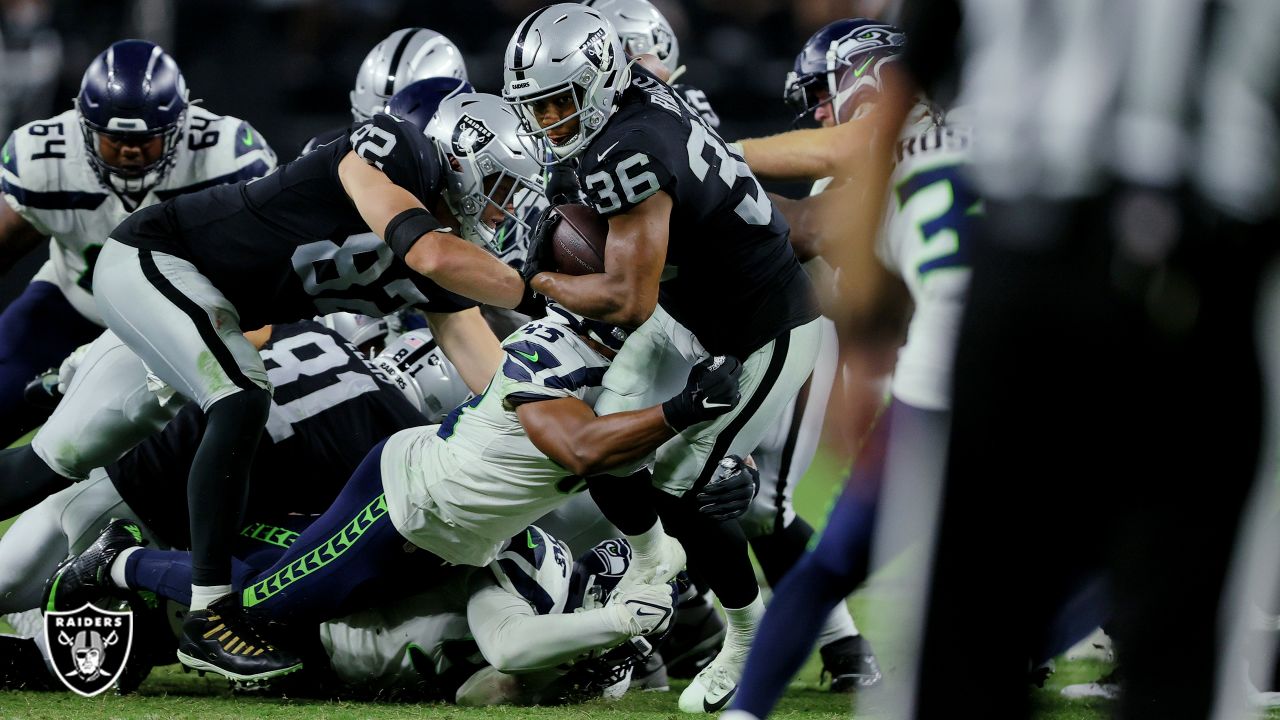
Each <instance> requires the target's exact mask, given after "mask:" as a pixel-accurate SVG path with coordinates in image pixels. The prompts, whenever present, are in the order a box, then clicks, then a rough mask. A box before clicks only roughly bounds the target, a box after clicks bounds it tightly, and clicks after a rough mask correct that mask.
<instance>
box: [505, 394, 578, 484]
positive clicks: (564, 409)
mask: <svg viewBox="0 0 1280 720" xmlns="http://www.w3.org/2000/svg"><path fill="white" fill-rule="evenodd" d="M516 416H517V417H518V418H519V419H520V424H521V425H522V426H524V429H525V432H526V433H527V434H528V435H529V440H530V442H532V443H533V445H534V447H536V448H538V450H539V451H541V452H542V454H543V455H546V456H547V457H549V458H551V459H552V460H554V461H555V462H556V463H557V464H558V465H560V466H561V467H564V468H566V469H570V470H572V469H573V468H574V467H576V466H577V465H578V464H579V463H578V460H579V457H578V453H577V446H578V445H579V443H578V442H577V437H578V433H580V432H581V431H582V428H583V427H585V426H586V425H587V424H588V423H590V422H591V421H593V420H595V419H596V414H595V411H593V410H592V409H591V406H590V405H587V404H586V403H584V402H582V401H581V400H579V399H578V398H576V397H561V398H554V399H548V400H539V401H536V402H525V403H522V404H521V405H519V406H517V407H516Z"/></svg>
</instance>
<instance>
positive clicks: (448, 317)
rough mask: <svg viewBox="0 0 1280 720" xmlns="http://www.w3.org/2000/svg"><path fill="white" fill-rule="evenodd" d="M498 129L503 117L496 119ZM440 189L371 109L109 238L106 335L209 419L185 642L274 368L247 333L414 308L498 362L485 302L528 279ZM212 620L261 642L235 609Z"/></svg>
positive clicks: (418, 155)
mask: <svg viewBox="0 0 1280 720" xmlns="http://www.w3.org/2000/svg"><path fill="white" fill-rule="evenodd" d="M493 122H494V123H501V122H506V121H505V120H504V119H503V116H500V115H496V114H495V116H494V118H493ZM512 122H514V121H512ZM500 169H504V168H501V167H499V168H493V170H494V171H498V170H500ZM505 169H509V170H514V173H513V174H514V175H515V177H514V178H512V177H508V179H507V182H508V183H524V184H530V185H531V184H532V183H533V182H534V181H535V179H533V178H523V177H521V176H519V174H518V173H519V169H518V168H505ZM445 192H446V187H445V183H444V179H443V177H442V175H441V170H440V165H439V156H438V154H437V152H436V149H435V147H434V145H433V144H432V143H431V141H430V140H429V139H428V138H427V137H426V136H424V135H423V134H422V133H421V131H420V130H419V129H418V128H416V127H414V126H413V125H412V124H410V123H407V122H404V121H401V120H398V119H396V118H394V117H393V116H390V115H385V114H379V115H375V116H374V117H373V118H372V119H371V120H369V121H368V122H366V123H364V124H362V125H361V126H360V127H359V128H357V129H356V130H355V132H353V133H352V134H351V136H350V137H347V138H341V139H339V140H338V141H336V142H333V143H329V144H328V145H324V146H322V147H321V148H317V149H316V150H315V151H314V152H312V153H310V154H308V155H304V156H302V157H301V158H299V159H297V160H295V161H293V162H291V163H289V164H287V165H284V166H282V167H281V168H280V170H278V171H277V172H276V173H274V174H273V175H271V176H270V177H268V178H265V179H263V180H262V181H261V182H254V183H245V184H239V185H229V186H223V187H217V188H211V189H209V190H204V191H201V192H198V193H194V194H192V195H188V196H182V197H179V198H176V199H174V200H170V201H168V202H165V203H163V204H161V205H158V206H155V207H152V208H147V209H145V210H143V211H141V212H140V213H139V214H135V215H134V216H132V218H131V219H130V220H126V221H125V222H124V223H123V224H121V225H120V226H119V227H118V228H116V230H115V231H113V232H112V235H111V238H110V239H108V241H107V243H106V245H105V246H104V247H103V249H102V252H101V253H100V254H99V259H98V266H97V269H96V270H95V273H94V289H95V293H96V296H97V301H98V307H99V309H100V310H101V312H102V315H103V318H104V319H105V320H106V322H107V325H108V327H109V328H111V329H112V330H113V331H114V332H115V333H116V334H117V335H118V336H119V337H120V338H121V340H123V341H124V342H125V344H126V345H128V346H129V348H130V349H131V350H133V351H134V352H135V353H136V354H137V355H138V356H139V357H140V358H141V359H142V361H143V362H144V363H145V364H146V366H147V367H148V368H150V369H151V370H152V371H153V372H154V373H155V375H156V376H157V377H158V378H159V379H160V380H161V381H163V382H164V383H165V384H167V385H168V386H170V387H172V388H173V389H174V390H175V391H176V392H177V393H178V394H181V395H182V396H184V397H186V398H189V399H190V400H192V401H193V402H196V403H198V404H199V405H200V407H201V408H202V409H203V410H204V412H205V414H206V416H207V425H206V429H205V433H204V436H203V438H202V440H201V450H200V452H199V453H198V456H197V459H196V462H195V463H193V465H192V470H191V479H190V483H191V490H192V507H193V508H200V509H201V510H202V511H201V512H200V513H199V514H193V515H192V517H191V518H190V519H191V523H192V525H191V530H192V551H193V553H194V560H193V561H194V572H193V576H192V577H193V580H194V582H195V585H194V586H193V595H192V612H191V613H190V614H189V615H188V616H187V620H186V624H187V628H186V630H185V631H184V632H185V635H184V641H193V642H194V641H196V640H198V639H200V635H201V634H202V633H204V632H207V628H208V627H209V622H210V621H209V617H210V616H211V615H213V614H212V613H210V612H209V611H208V609H207V608H208V604H209V603H210V602H211V601H213V600H215V599H217V598H218V597H221V596H223V595H227V594H229V593H230V592H231V589H230V572H231V567H230V555H229V552H228V547H229V541H230V540H231V539H232V537H233V536H234V532H235V529H236V528H237V527H238V524H239V517H240V510H241V508H242V503H243V494H244V491H245V488H246V483H247V469H248V466H249V463H250V462H251V460H252V456H253V450H254V448H255V447H256V445H257V441H258V435H259V433H260V431H261V430H262V428H263V426H264V424H265V422H266V419H267V410H268V407H269V403H270V389H269V388H270V381H269V379H268V377H267V373H266V369H265V368H264V366H263V362H262V358H261V356H259V355H258V353H257V352H256V351H255V350H254V349H253V347H252V346H251V345H249V343H248V342H247V341H246V340H245V338H244V336H243V334H242V332H241V327H242V326H243V327H258V326H261V325H265V324H268V323H272V322H283V321H289V320H296V319H298V318H300V317H310V316H312V315H315V314H322V315H323V314H327V313H330V312H334V311H342V310H345V311H350V312H359V313H361V314H365V315H370V316H375V317H377V316H382V315H387V314H390V313H393V312H396V311H398V310H400V309H402V308H407V307H418V308H421V309H422V310H423V311H425V312H426V313H428V321H429V323H430V325H431V328H432V332H433V334H434V335H435V337H436V339H437V341H438V342H440V344H441V346H442V347H443V348H444V349H445V351H446V353H447V354H448V355H449V356H450V359H451V360H453V362H454V365H455V366H456V367H457V368H458V369H459V371H460V372H461V373H462V376H463V378H464V379H465V380H466V381H467V384H468V385H469V386H470V387H471V388H472V389H473V390H475V391H477V392H479V391H480V390H482V389H483V387H484V383H485V382H486V381H487V379H488V377H489V375H490V374H491V372H492V369H493V368H495V367H497V365H498V364H500V362H501V356H502V351H501V348H500V347H499V345H498V343H497V339H496V338H495V337H494V335H493V333H492V332H491V331H490V330H489V328H488V326H487V325H486V324H485V323H484V320H483V318H482V317H481V316H480V313H479V311H478V310H477V309H475V305H476V304H478V303H488V304H493V305H497V306H500V307H507V308H511V307H514V306H515V305H516V304H517V303H518V302H519V301H520V299H521V297H522V296H523V292H524V284H523V283H522V282H521V279H520V276H519V274H518V273H517V272H516V271H515V270H514V269H512V268H510V267H508V266H507V265H504V264H503V263H502V262H501V261H499V260H498V259H496V258H494V257H493V256H492V255H490V254H489V253H488V252H487V251H485V250H484V249H482V248H480V247H478V246H477V245H475V244H473V243H471V242H470V241H468V240H466V239H464V238H462V237H460V236H458V235H457V234H454V233H453V232H452V231H451V230H452V228H454V227H458V225H459V222H458V218H457V217H455V216H454V215H453V214H452V213H451V212H450V210H449V208H448V206H447V204H446V203H445V202H444V200H443V199H442V195H443V194H444V193H445ZM428 208H430V209H428ZM477 212H479V213H482V214H483V215H484V216H485V217H486V218H490V219H491V222H492V223H495V224H496V223H497V222H499V221H501V220H502V219H503V218H504V217H505V216H504V214H503V211H502V209H494V208H493V207H492V206H487V207H484V208H477ZM217 617H220V618H222V619H221V620H220V622H224V623H226V624H227V625H228V626H231V627H235V628H236V629H237V631H238V632H239V633H240V634H241V636H242V637H245V638H246V639H253V638H256V637H257V636H256V635H255V634H253V631H252V629H251V628H249V627H247V626H243V625H241V623H240V622H239V620H238V619H237V618H235V617H231V616H217ZM253 644H256V645H258V646H261V645H262V643H261V641H259V642H257V643H253ZM188 658H191V656H188ZM241 659H242V660H243V661H244V663H248V664H249V665H251V666H253V667H252V668H250V667H246V666H245V664H244V663H240V664H238V665H237V666H236V667H237V669H238V670H239V671H242V672H247V673H248V674H249V675H252V676H258V677H268V676H272V675H275V674H279V673H283V672H289V671H291V670H293V669H296V668H297V667H299V662H298V660H297V658H296V657H294V656H291V655H289V654H287V653H278V652H272V653H267V654H264V655H261V656H257V657H254V658H252V659H250V658H247V657H246V658H241ZM217 661H218V662H221V661H222V658H219V659H217Z"/></svg>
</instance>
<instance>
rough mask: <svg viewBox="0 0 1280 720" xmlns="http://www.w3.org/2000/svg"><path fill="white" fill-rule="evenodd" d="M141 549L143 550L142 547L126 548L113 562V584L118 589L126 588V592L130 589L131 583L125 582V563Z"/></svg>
mask: <svg viewBox="0 0 1280 720" xmlns="http://www.w3.org/2000/svg"><path fill="white" fill-rule="evenodd" d="M141 549H142V548H141V547H131V548H125V549H124V550H123V551H121V553H120V554H119V555H117V556H116V559H115V560H112V561H111V582H112V584H114V585H115V586H116V587H118V588H124V589H126V590H128V589H129V583H128V582H127V581H125V578H124V566H125V561H127V560H128V559H129V556H130V555H132V554H134V553H135V552H137V551H138V550H141Z"/></svg>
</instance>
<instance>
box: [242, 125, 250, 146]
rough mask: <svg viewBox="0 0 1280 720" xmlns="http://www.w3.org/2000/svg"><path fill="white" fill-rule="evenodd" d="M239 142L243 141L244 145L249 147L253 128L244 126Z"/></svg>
mask: <svg viewBox="0 0 1280 720" xmlns="http://www.w3.org/2000/svg"><path fill="white" fill-rule="evenodd" d="M240 142H243V143H244V146H245V147H251V146H252V145H253V128H245V130H244V139H243V140H241V141H240Z"/></svg>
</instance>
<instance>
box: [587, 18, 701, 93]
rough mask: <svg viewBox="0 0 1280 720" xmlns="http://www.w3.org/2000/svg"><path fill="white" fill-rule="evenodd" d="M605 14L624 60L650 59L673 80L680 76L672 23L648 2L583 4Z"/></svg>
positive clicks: (678, 45)
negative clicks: (655, 59)
mask: <svg viewBox="0 0 1280 720" xmlns="http://www.w3.org/2000/svg"><path fill="white" fill-rule="evenodd" d="M582 4H583V5H586V6H587V7H593V8H595V9H596V10H599V11H600V12H601V13H603V14H604V16H605V17H606V18H608V19H609V22H611V23H613V29H614V30H617V31H618V37H619V38H621V40H622V47H623V49H624V50H625V52H626V53H627V57H635V56H637V55H645V54H648V55H653V56H655V57H657V58H658V60H660V61H662V66H663V67H665V68H666V69H667V73H668V75H669V76H670V78H671V79H672V80H674V79H675V77H676V76H677V75H678V74H679V72H678V71H679V69H680V43H679V42H678V41H677V40H676V33H675V31H674V30H672V29H671V23H669V22H667V18H666V17H665V16H663V14H662V11H660V10H658V8H656V7H654V5H653V3H651V2H649V0H584V2H583V3H582Z"/></svg>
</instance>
